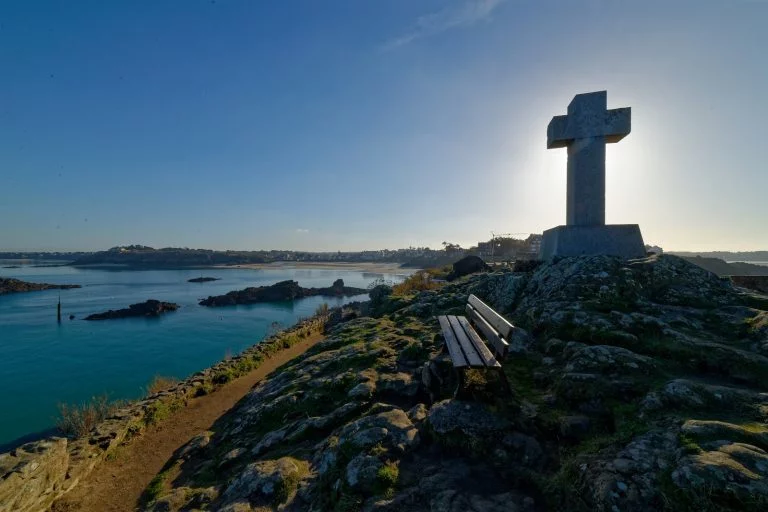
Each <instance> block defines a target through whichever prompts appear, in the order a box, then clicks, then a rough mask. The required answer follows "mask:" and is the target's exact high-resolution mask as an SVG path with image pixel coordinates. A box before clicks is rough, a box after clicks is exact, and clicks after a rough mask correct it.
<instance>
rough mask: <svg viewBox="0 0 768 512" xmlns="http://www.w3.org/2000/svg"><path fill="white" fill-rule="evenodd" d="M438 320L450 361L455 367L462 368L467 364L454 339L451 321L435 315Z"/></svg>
mask: <svg viewBox="0 0 768 512" xmlns="http://www.w3.org/2000/svg"><path fill="white" fill-rule="evenodd" d="M437 320H438V322H440V328H441V329H442V330H443V337H444V338H445V345H446V346H447V347H448V353H449V354H450V355H451V361H452V362H453V366H455V367H456V368H463V367H465V366H469V364H468V363H467V360H466V358H465V357H464V354H463V353H462V351H461V347H460V346H459V342H458V341H457V340H456V335H455V334H454V332H453V328H452V327H451V323H450V322H449V321H448V317H446V316H439V317H437Z"/></svg>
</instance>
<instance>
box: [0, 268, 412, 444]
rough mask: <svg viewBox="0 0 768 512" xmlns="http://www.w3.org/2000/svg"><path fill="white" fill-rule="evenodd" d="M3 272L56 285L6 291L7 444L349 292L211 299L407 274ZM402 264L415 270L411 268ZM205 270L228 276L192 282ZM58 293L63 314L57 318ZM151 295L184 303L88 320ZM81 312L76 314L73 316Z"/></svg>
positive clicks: (0, 314) (2, 391)
mask: <svg viewBox="0 0 768 512" xmlns="http://www.w3.org/2000/svg"><path fill="white" fill-rule="evenodd" d="M9 264H10V262H2V261H0V276H2V277H15V278H19V279H23V280H25V281H33V282H46V283H55V284H80V285H82V286H83V287H82V288H79V289H72V290H61V292H59V290H47V291H39V292H29V293H18V294H11V295H3V296H0V445H3V444H4V443H9V442H11V441H13V440H16V439H17V438H19V437H21V436H25V435H27V434H30V433H32V432H36V431H41V430H45V429H48V428H50V427H51V426H52V425H53V424H54V421H55V417H56V411H57V408H56V405H57V403H59V402H68V403H74V402H81V401H83V400H86V399H88V398H89V397H91V396H94V395H97V394H101V393H108V394H109V396H110V397H112V398H138V397H140V396H142V395H143V393H144V388H145V386H146V385H147V383H148V382H149V381H150V380H151V379H152V377H153V376H155V375H164V376H174V377H179V378H181V377H185V376H187V375H189V374H191V373H194V372H196V371H199V370H201V369H203V368H206V367H208V366H210V365H212V364H213V363H215V362H216V361H219V360H221V359H222V358H224V357H225V356H226V355H227V354H236V353H238V352H240V351H241V350H243V349H244V348H246V347H248V346H250V345H253V344H254V343H257V342H259V341H260V340H262V339H263V338H264V336H265V334H266V333H267V332H268V331H269V329H270V328H271V326H273V324H274V322H279V324H280V325H282V326H289V325H292V324H294V323H295V322H296V321H297V319H299V318H301V317H308V316H311V315H312V314H314V311H315V309H316V308H317V306H318V305H320V304H321V303H323V302H327V303H328V304H329V305H339V304H342V303H343V302H348V301H351V300H365V299H366V298H367V297H366V296H361V297H351V298H347V299H333V298H327V297H310V298H307V299H302V300H299V301H296V302H294V303H280V304H258V305H252V306H234V307H227V308H206V307H203V306H199V305H198V304H197V302H198V300H199V299H201V298H204V297H207V296H208V295H219V294H223V293H226V292H228V291H230V290H235V289H241V288H245V287H246V286H261V285H267V284H273V283H276V282H278V281H282V280H285V279H294V280H296V281H298V282H299V284H300V285H302V286H305V287H310V286H330V285H331V283H332V282H333V281H334V280H335V279H337V278H342V279H344V283H345V284H346V285H348V286H356V287H361V288H365V287H367V286H368V285H369V284H370V283H372V282H373V281H375V280H376V279H385V280H391V281H395V282H397V281H400V280H401V279H402V278H403V275H400V274H378V273H370V272H360V271H351V270H325V269H260V270H252V269H220V270H219V269H216V270H212V269H209V270H204V271H202V272H201V271H200V270H141V271H137V270H104V269H76V268H72V267H55V268H50V267H49V268H39V267H38V268H35V267H29V266H26V267H22V268H1V267H3V266H5V265H9ZM404 273H410V272H408V271H404ZM201 275H205V276H212V277H220V278H222V279H221V281H214V282H209V283H188V282H187V279H190V278H192V277H199V276H201ZM59 293H61V303H62V323H61V324H58V323H57V322H56V302H57V300H58V297H59ZM147 299H158V300H164V301H170V302H176V303H177V304H179V305H180V306H181V308H179V310H177V311H175V312H172V313H168V314H167V315H164V316H161V317H160V318H154V319H145V318H129V319H119V320H105V321H100V322H86V321H84V320H82V318H83V317H85V316H87V315H89V314H91V313H97V312H101V311H106V310H108V309H119V308H123V307H126V306H128V305H129V304H133V303H136V302H143V301H145V300H147ZM69 315H75V317H76V319H75V320H69Z"/></svg>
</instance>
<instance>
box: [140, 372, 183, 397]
mask: <svg viewBox="0 0 768 512" xmlns="http://www.w3.org/2000/svg"><path fill="white" fill-rule="evenodd" d="M178 383H179V379H177V378H176V377H163V376H162V375H155V376H154V377H153V378H152V380H151V381H150V383H149V385H148V386H147V394H148V395H154V394H155V393H159V392H161V391H165V390H167V389H169V388H171V387H173V386H175V385H176V384H178Z"/></svg>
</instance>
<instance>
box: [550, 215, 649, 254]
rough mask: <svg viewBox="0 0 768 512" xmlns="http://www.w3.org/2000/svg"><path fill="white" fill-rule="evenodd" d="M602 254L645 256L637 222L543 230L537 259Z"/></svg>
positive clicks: (559, 227) (558, 227)
mask: <svg viewBox="0 0 768 512" xmlns="http://www.w3.org/2000/svg"><path fill="white" fill-rule="evenodd" d="M593 254H606V255H608V256H620V257H622V258H642V257H643V256H645V244H644V243H643V235H641V234H640V226H638V225H637V224H613V225H606V226H557V227H556V228H552V229H548V230H546V231H545V232H544V239H543V240H542V242H541V259H543V260H545V261H551V260H552V259H553V258H555V257H568V256H589V255H593Z"/></svg>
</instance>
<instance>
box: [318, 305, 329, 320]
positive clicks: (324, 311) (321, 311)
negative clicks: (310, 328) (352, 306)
mask: <svg viewBox="0 0 768 512" xmlns="http://www.w3.org/2000/svg"><path fill="white" fill-rule="evenodd" d="M328 310H329V308H328V303H327V302H323V303H322V304H320V305H319V306H317V309H316V310H315V315H316V316H319V317H326V316H328Z"/></svg>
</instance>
